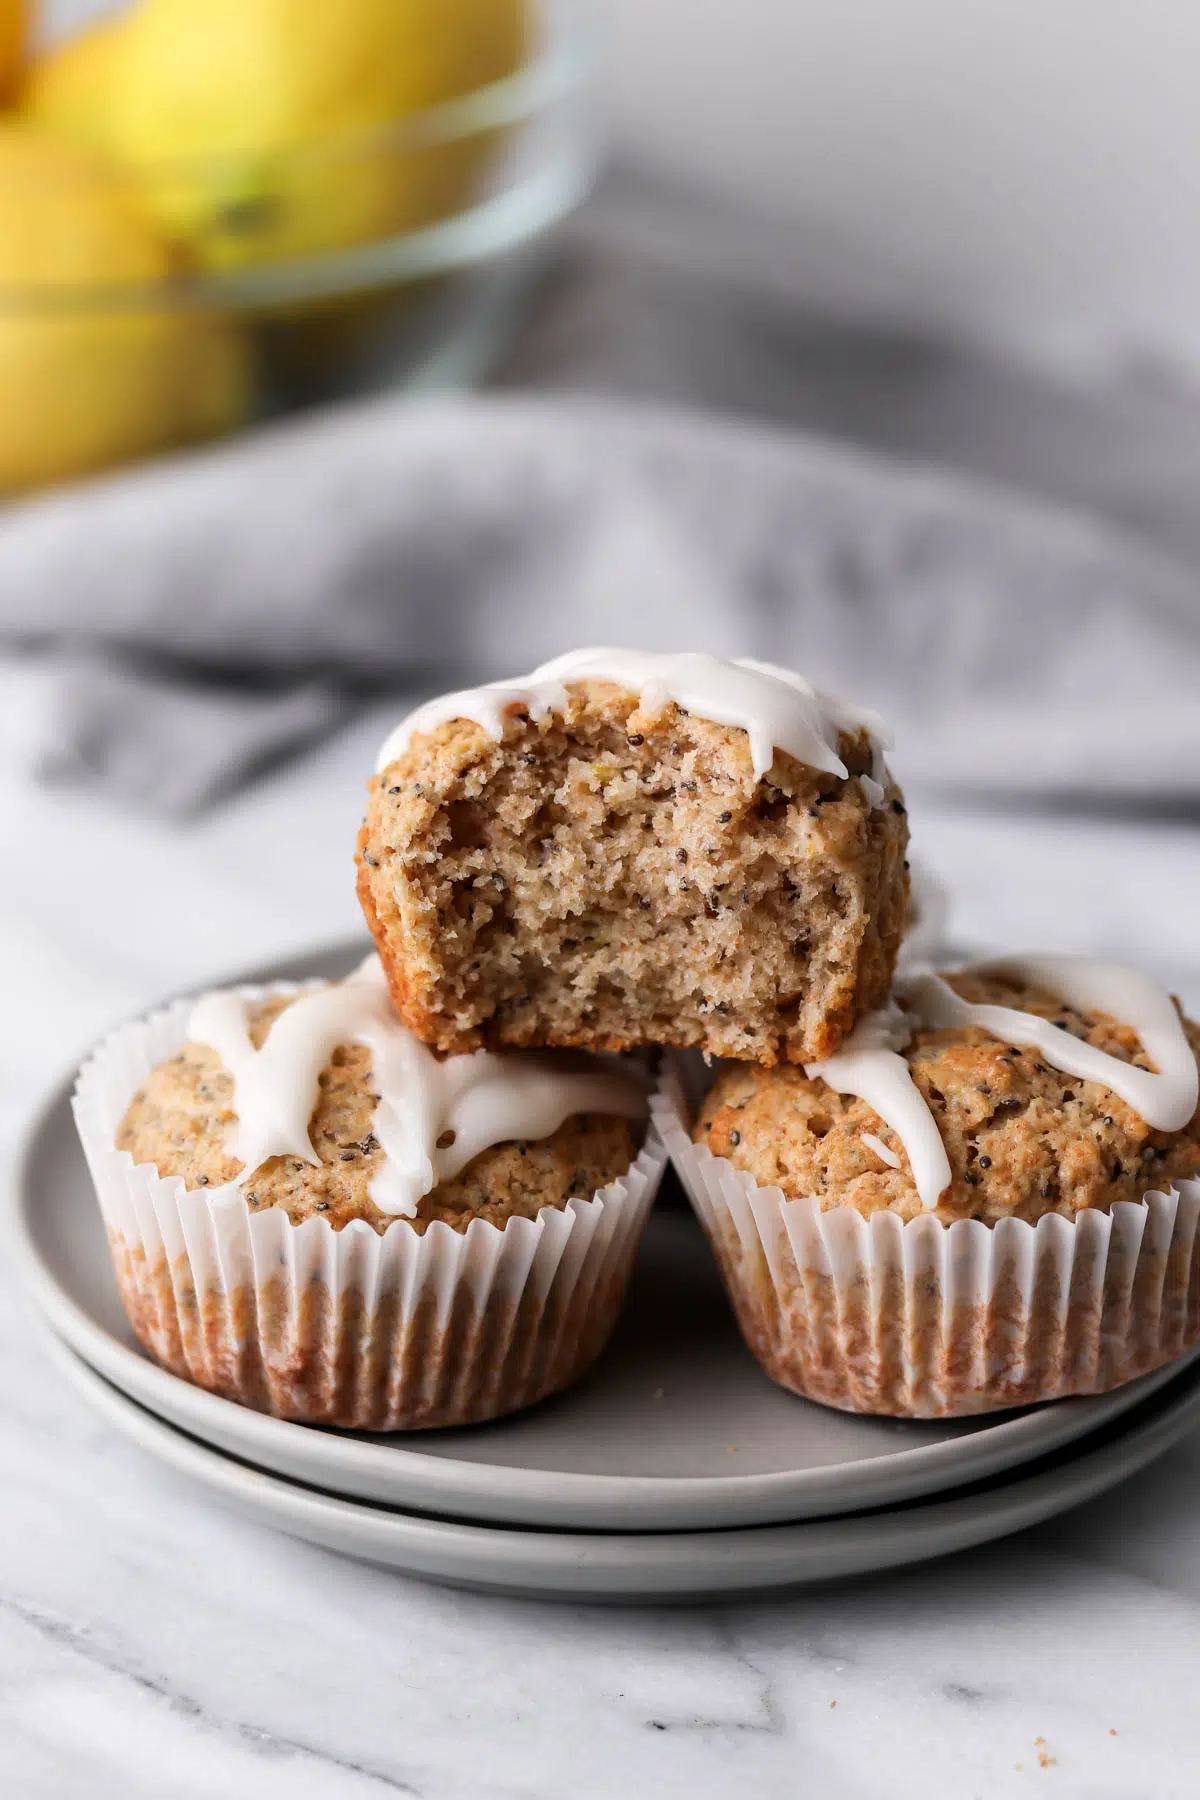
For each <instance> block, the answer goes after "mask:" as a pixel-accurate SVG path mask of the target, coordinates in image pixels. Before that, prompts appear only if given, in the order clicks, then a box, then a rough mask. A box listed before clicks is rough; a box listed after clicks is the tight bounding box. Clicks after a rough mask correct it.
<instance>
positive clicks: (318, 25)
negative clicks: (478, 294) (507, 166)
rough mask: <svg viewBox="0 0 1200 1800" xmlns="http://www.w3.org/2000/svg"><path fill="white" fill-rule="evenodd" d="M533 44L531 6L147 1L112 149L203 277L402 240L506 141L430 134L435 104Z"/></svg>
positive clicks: (112, 100)
mask: <svg viewBox="0 0 1200 1800" xmlns="http://www.w3.org/2000/svg"><path fill="white" fill-rule="evenodd" d="M531 38H532V24H531V18H530V12H529V7H528V4H527V0H339V4H338V5H336V6H333V5H329V6H319V7H314V6H313V5H311V4H309V0H139V4H137V5H135V6H134V7H133V8H132V9H131V10H130V11H129V12H128V14H127V15H125V17H124V19H123V21H122V24H121V30H120V46H119V50H118V51H117V53H116V56H115V58H114V65H113V69H112V74H111V85H110V88H109V96H108V106H109V111H110V122H111V142H112V147H113V152H114V155H115V156H116V158H117V159H118V160H119V161H120V163H121V164H122V165H123V166H124V168H125V169H126V170H127V171H128V172H129V173H130V174H131V176H132V177H134V178H135V179H136V180H137V181H138V183H139V186H140V188H141V191H142V193H143V195H144V198H145V202H146V205H147V207H148V209H149V211H150V212H151V213H152V214H153V215H154V216H155V218H156V219H157V220H158V221H159V223H160V225H161V226H162V228H163V229H164V230H165V231H167V232H168V233H170V234H171V235H173V236H174V237H176V238H178V239H179V240H180V241H181V242H183V243H185V244H186V245H187V246H188V249H189V251H190V253H191V255H192V256H193V257H194V259H195V261H196V263H197V264H198V265H199V266H200V267H201V268H204V269H208V270H226V269H237V268H240V267H244V266H246V265H252V264H257V263H266V262H285V261H291V260H296V259H302V258H305V257H310V256H314V255H317V254H320V253H322V252H325V251H329V250H336V249H340V248H344V247H346V246H350V245H355V244H362V243H369V242H372V241H375V240H379V239H386V238H390V237H394V236H395V235H396V234H397V233H400V232H404V231H409V230H412V229H414V228H417V227H419V226H421V225H424V224H428V223H431V222H434V221H435V220H437V219H438V218H440V217H444V216H446V215H447V214H448V213H450V212H451V211H453V210H454V208H455V207H456V206H458V205H459V204H461V202H462V200H463V199H464V197H465V194H466V192H467V191H468V189H469V186H470V184H471V182H472V181H473V180H474V179H475V177H476V174H477V171H478V168H479V164H480V161H481V158H482V157H484V156H485V155H486V154H487V153H488V150H489V148H490V146H489V143H488V142H487V141H486V134H485V135H484V138H483V139H481V138H480V137H479V136H478V135H472V134H469V133H468V134H467V135H466V136H465V137H463V138H458V137H456V136H455V135H454V134H453V133H450V134H449V135H448V136H446V137H442V136H441V135H440V134H439V133H438V131H437V129H436V127H435V128H434V130H433V132H432V134H430V132H429V127H428V121H429V118H430V114H431V110H435V109H437V108H438V107H440V106H442V105H444V104H445V103H446V102H450V101H453V100H455V99H456V98H458V97H460V96H462V95H464V94H469V93H472V92H475V91H477V90H479V89H480V88H483V87H486V86H487V85H488V84H490V83H493V82H497V81H500V80H502V79H503V78H504V77H505V76H508V75H511V74H513V73H514V72H515V71H516V70H517V69H518V68H520V66H521V64H522V62H523V61H524V59H525V58H526V57H527V55H528V54H529V50H530V44H531ZM406 123H407V126H408V127H409V128H408V129H406Z"/></svg>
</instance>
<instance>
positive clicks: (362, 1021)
mask: <svg viewBox="0 0 1200 1800" xmlns="http://www.w3.org/2000/svg"><path fill="white" fill-rule="evenodd" d="M304 1002H311V1005H310V1007H309V1010H308V1012H307V1013H306V1014H304V1013H302V1012H301V1010H300V1008H301V1006H302V1003H304ZM206 1009H207V1010H206ZM293 1009H296V1010H293ZM346 1019H350V1020H351V1021H356V1023H355V1025H354V1029H352V1030H350V1031H349V1036H350V1040H351V1041H349V1042H347V1043H343V1044H341V1045H340V1046H338V1045H336V1035H335V1034H336V1033H337V1032H340V1031H341V1030H343V1029H344V1028H346V1027H345V1025H344V1021H345V1020H346ZM284 1020H287V1021H288V1022H289V1025H290V1027H291V1029H290V1032H289V1034H288V1036H287V1037H286V1038H283V1039H279V1040H273V1039H272V1032H273V1031H274V1030H275V1029H276V1028H278V1027H279V1026H280V1024H281V1022H282V1021H284ZM189 1026H195V1027H196V1030H195V1032H194V1033H192V1032H190V1031H189ZM223 1033H224V1034H226V1035H222V1034H223ZM209 1034H215V1036H214V1041H215V1043H217V1044H222V1043H224V1044H226V1045H227V1046H228V1048H227V1049H226V1050H224V1051H221V1052H219V1051H218V1049H216V1048H214V1047H213V1044H212V1042H209V1041H202V1040H205V1039H207V1038H208V1036H209ZM364 1034H365V1035H364ZM372 1034H373V1035H372ZM272 1043H274V1050H275V1054H274V1055H273V1056H272ZM329 1044H334V1045H335V1046H336V1047H334V1048H332V1049H330V1050H326V1046H327V1045H329ZM260 1058H261V1059H264V1060H261V1061H260V1060H258V1059H260ZM267 1059H269V1060H267ZM469 1062H470V1065H471V1066H469V1067H467V1066H464V1067H463V1068H461V1069H458V1070H455V1069H452V1068H450V1067H448V1066H446V1065H438V1064H437V1063H436V1061H435V1059H434V1058H433V1057H432V1055H431V1053H430V1052H429V1051H428V1050H426V1049H425V1048H424V1047H422V1046H420V1045H416V1044H415V1043H414V1042H413V1040H412V1039H411V1038H410V1037H409V1035H408V1034H407V1033H406V1032H405V1031H404V1028H403V1027H402V1026H401V1024H400V1022H399V1021H398V1020H395V1019H394V1016H393V1015H392V1013H391V1009H390V1006H389V1003H388V1001H387V998H386V989H385V987H384V984H383V981H382V977H381V976H378V972H377V971H375V973H372V972H371V970H370V968H369V967H368V965H364V968H363V969H361V970H359V971H356V973H355V975H354V976H353V977H351V978H349V980H348V981H347V982H346V983H343V984H336V985H335V984H324V985H320V986H317V987H315V988H310V989H306V990H304V991H302V992H300V993H297V992H296V991H295V990H287V991H286V992H281V991H279V990H275V991H271V990H258V991H253V990H238V992H237V993H236V994H219V995H211V996H207V997H206V998H205V1000H203V1001H202V1002H201V1003H200V1004H199V1005H198V1006H196V1005H193V1003H191V1002H180V1003H178V1004H177V1005H175V1006H174V1007H172V1008H170V1009H168V1010H167V1011H166V1012H165V1013H161V1014H157V1015H155V1016H154V1017H152V1018H150V1019H148V1020H145V1021H140V1022H137V1023H135V1024H132V1025H129V1026H125V1027H123V1028H122V1029H121V1030H119V1031H118V1032H116V1033H114V1034H113V1036H112V1037H111V1038H110V1039H108V1040H107V1041H106V1042H105V1043H104V1044H102V1045H101V1046H100V1048H99V1049H98V1050H97V1051H96V1052H95V1054H94V1055H93V1057H92V1058H91V1059H90V1061H89V1062H88V1063H87V1064H86V1065H85V1067H84V1069H83V1071H82V1073H81V1076H80V1081H79V1085H78V1088H77V1090H76V1095H75V1114H76V1119H77V1122H78V1125H79V1130H80V1136H81V1139H82V1141H83V1144H84V1148H85V1151H86V1153H87V1157H88V1162H89V1165H90V1168H91V1171H92V1175H93V1179H94V1180H95V1183H96V1189H97V1194H98V1197H99V1200H100V1205H101V1210H102V1212H103V1215H104V1219H105V1224H106V1227H107V1230H108V1236H109V1243H110V1248H111V1251H112V1256H113V1265H114V1269H115V1272H116V1277H117V1283H118V1288H119V1290H120V1294H121V1298H122V1302H123V1304H124V1307H125V1310H126V1313H127V1314H128V1317H129V1319H130V1322H131V1324H132V1326H133V1329H134V1331H135V1333H136V1335H137V1337H138V1339H139V1340H140V1341H141V1343H142V1344H143V1345H144V1347H145V1348H146V1349H147V1350H148V1351H149V1352H150V1354H151V1355H152V1356H154V1357H155V1358H156V1359H157V1360H158V1361H159V1362H160V1363H162V1364H163V1365H164V1367H166V1368H167V1369H169V1370H171V1371H172V1372H173V1373H174V1374H177V1375H180V1376H182V1377H184V1378H185V1379H187V1380H190V1381H192V1382H195V1383H196V1384H197V1385H199V1386H201V1387H205V1388H208V1389H210V1390H211V1391H213V1392H215V1393H217V1394H220V1395H222V1396H224V1397H226V1398H228V1399H231V1400H236V1401H239V1402H241V1403H242V1404H244V1405H248V1406H252V1407H255V1408H257V1409H259V1410H261V1411H264V1412H271V1413H275V1414H277V1415H279V1416H281V1417H284V1418H289V1419H294V1420H299V1421H301V1422H305V1423H316V1424H331V1425H341V1426H348V1427H352V1428H355V1429H367V1430H376V1431H394V1430H409V1429H415V1428H423V1427H427V1426H443V1425H464V1424H475V1423H480V1422H482V1421H484V1420H487V1419H491V1418H495V1417H498V1416H499V1415H501V1414H504V1413H507V1412H512V1411H514V1410H516V1409H517V1408H519V1407H523V1406H528V1405H531V1404H532V1403H534V1402H535V1401H537V1400H539V1399H541V1398H542V1397H543V1396H544V1395H546V1394H550V1393H553V1392H555V1391H557V1390H558V1389H559V1388H562V1387H564V1386H566V1385H568V1384H569V1383H570V1382H572V1381H574V1380H576V1379H577V1378H578V1377H579V1376H580V1375H581V1374H582V1373H583V1372H584V1371H585V1370H586V1369H587V1368H588V1367H589V1366H590V1364H591V1363H592V1362H593V1361H594V1359H595V1358H596V1356H597V1355H598V1354H599V1352H600V1351H601V1349H602V1348H603V1346H604V1344H605V1342H606V1341H607V1339H608V1337H609V1335H610V1333H611V1331H612V1328H613V1326H614V1324H615V1322H616V1317H617V1313H618V1311H619V1308H620V1304H621V1301H622V1298H623V1296H624V1292H625V1288H626V1286H627V1283H628V1277H629V1273H630V1270H631V1268H632V1264H633V1258H634V1255H635V1253H636V1249H637V1244H638V1241H639V1238H640V1236H641V1230H642V1227H643V1225H644V1223H645V1220H646V1216H647V1214H648V1211H649V1208H650V1206H651V1204H652V1202H653V1199H654V1195H655V1192H656V1189H657V1186H658V1183H659V1180H660V1178H661V1175H662V1170H663V1166H664V1164H665V1160H666V1155H665V1150H664V1149H663V1146H662V1144H661V1142H660V1141H659V1140H658V1138H657V1137H656V1135H655V1133H654V1132H653V1130H652V1129H650V1130H649V1131H648V1130H647V1127H646V1125H645V1122H644V1121H645V1115H646V1111H647V1107H646V1099H645V1095H644V1084H643V1081H642V1078H641V1077H640V1076H639V1077H638V1078H637V1079H636V1080H632V1079H630V1077H629V1075H628V1072H627V1071H626V1072H624V1073H623V1072H622V1071H620V1070H618V1069H616V1068H614V1067H612V1066H611V1065H609V1066H603V1067H602V1066H600V1065H598V1064H597V1063H596V1062H595V1061H594V1059H591V1058H588V1057H585V1056H582V1055H580V1054H578V1053H575V1054H566V1055H561V1056H558V1057H551V1058H546V1057H535V1056H526V1055H523V1054H522V1053H513V1055H511V1056H509V1057H505V1058H497V1059H490V1060H485V1061H484V1062H483V1063H480V1062H477V1060H476V1059H474V1058H471V1059H469ZM373 1064H374V1067H373V1066H372V1065H373ZM575 1075H579V1076H582V1077H583V1079H582V1081H581V1082H580V1083H579V1085H578V1086H577V1087H576V1088H575V1091H574V1094H572V1093H571V1092H570V1091H569V1090H568V1091H564V1089H563V1087H562V1085H561V1084H562V1083H564V1082H567V1081H568V1080H571V1079H573V1077H574V1076H575ZM243 1083H244V1084H245V1085H244V1086H243ZM310 1092H311V1093H312V1094H313V1095H314V1098H313V1101H312V1104H311V1110H310V1112H309V1117H308V1124H307V1140H308V1141H307V1148H309V1149H310V1150H311V1152H312V1154H313V1157H314V1160H313V1161H312V1162H309V1161H307V1160H305V1158H304V1156H303V1155H300V1154H292V1153H288V1154H283V1153H280V1154H270V1155H268V1154H265V1153H264V1155H263V1160H262V1161H261V1162H260V1163H259V1164H257V1165H256V1166H254V1167H253V1168H252V1169H250V1171H249V1173H245V1172H244V1169H243V1164H242V1162H241V1161H240V1160H239V1155H238V1150H239V1149H240V1148H241V1146H242V1144H243V1143H244V1142H246V1139H245V1137H244V1135H243V1134H244V1133H246V1132H247V1131H249V1133H250V1141H252V1142H254V1143H259V1142H262V1141H264V1140H263V1138H262V1137H261V1131H262V1129H263V1122H264V1121H265V1122H266V1129H267V1131H268V1134H269V1136H270V1134H274V1135H273V1136H270V1141H274V1142H285V1141H286V1142H296V1143H297V1148H302V1147H304V1145H303V1134H302V1133H301V1138H300V1140H297V1139H296V1135H295V1132H296V1126H295V1124H294V1123H289V1119H291V1118H292V1117H293V1114H294V1112H295V1111H296V1110H297V1109H295V1108H294V1107H293V1108H292V1109H291V1111H289V1097H290V1096H295V1095H299V1096H301V1097H302V1104H301V1107H300V1109H299V1110H300V1111H301V1112H302V1111H303V1108H304V1106H305V1105H307V1104H308V1095H309V1093H310ZM576 1096H578V1097H579V1099H580V1100H581V1101H582V1102H584V1103H586V1104H590V1103H591V1101H592V1100H593V1099H594V1100H595V1101H596V1102H597V1108H598V1109H597V1110H595V1111H581V1112H578V1113H576V1114H574V1115H571V1116H567V1117H565V1118H563V1116H562V1114H563V1109H564V1107H566V1106H568V1105H570V1103H571V1101H572V1099H573V1098H575V1097H576ZM243 1102H244V1106H243ZM239 1106H243V1109H242V1110H241V1111H240V1112H239V1110H238V1108H239ZM510 1117H511V1118H512V1119H513V1120H514V1122H518V1121H522V1122H523V1123H524V1126H525V1130H526V1132H527V1133H528V1135H525V1136H520V1135H519V1134H518V1132H517V1131H514V1133H513V1135H512V1137H511V1138H509V1139H507V1140H503V1141H496V1140H495V1139H493V1141H491V1142H490V1144H489V1143H488V1138H489V1135H490V1134H492V1133H493V1132H494V1131H495V1130H496V1128H497V1126H498V1125H499V1126H502V1125H503V1122H504V1120H505V1119H506V1118H510ZM552 1118H553V1119H555V1120H558V1121H561V1122H558V1123H557V1124H556V1127H555V1128H554V1129H545V1130H544V1132H543V1134H542V1135H538V1133H539V1130H541V1129H542V1127H543V1126H548V1125H549V1123H550V1121H551V1119H552ZM448 1119H453V1120H454V1121H455V1122H456V1125H457V1128H458V1129H459V1130H461V1131H463V1132H465V1133H466V1134H467V1141H468V1143H469V1144H471V1145H474V1144H476V1143H481V1142H482V1143H484V1144H485V1145H486V1146H487V1147H485V1148H482V1149H481V1150H479V1151H478V1153H477V1154H474V1155H470V1156H469V1157H468V1158H467V1160H465V1161H464V1163H463V1166H462V1167H461V1168H458V1167H457V1165H456V1157H455V1152H454V1149H453V1145H454V1141H455V1129H453V1128H448V1127H447V1125H446V1121H447V1120H448ZM256 1133H257V1134H259V1135H256ZM381 1140H382V1141H381ZM439 1170H440V1171H441V1178H440V1179H439V1178H438V1171H439ZM429 1179H431V1180H432V1185H430V1186H429V1188H428V1191H426V1192H424V1193H422V1192H421V1186H422V1183H423V1182H425V1181H426V1180H429ZM418 1196H419V1197H418ZM406 1207H409V1208H411V1214H410V1212H408V1211H406V1210H404V1209H405V1208H406Z"/></svg>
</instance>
